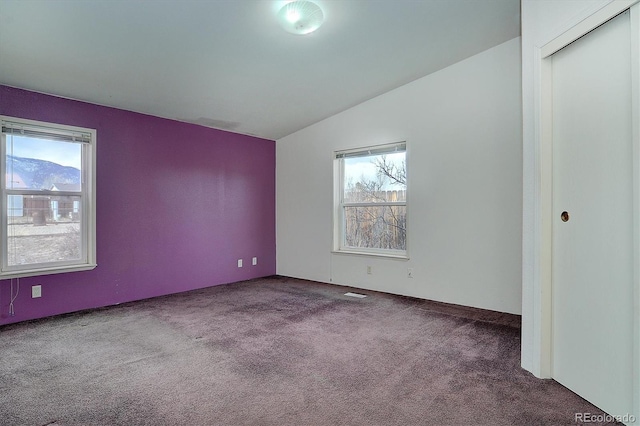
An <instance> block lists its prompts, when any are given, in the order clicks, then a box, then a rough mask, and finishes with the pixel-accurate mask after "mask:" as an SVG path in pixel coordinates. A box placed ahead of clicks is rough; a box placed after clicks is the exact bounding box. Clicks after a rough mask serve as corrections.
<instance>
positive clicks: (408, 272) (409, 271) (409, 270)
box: [407, 268, 413, 278]
mask: <svg viewBox="0 0 640 426" xmlns="http://www.w3.org/2000/svg"><path fill="white" fill-rule="evenodd" d="M407 278H413V268H407Z"/></svg>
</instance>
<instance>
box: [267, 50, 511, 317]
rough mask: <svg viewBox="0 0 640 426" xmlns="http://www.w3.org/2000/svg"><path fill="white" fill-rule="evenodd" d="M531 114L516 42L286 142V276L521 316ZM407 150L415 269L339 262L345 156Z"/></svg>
mask: <svg viewBox="0 0 640 426" xmlns="http://www.w3.org/2000/svg"><path fill="white" fill-rule="evenodd" d="M425 54H428V52H425ZM363 72H366V71H363ZM336 84H340V81H339V79H338V80H337V81H336ZM344 90H349V88H348V87H345V88H344ZM521 105H522V101H521V68H520V38H515V39H513V40H510V41H508V42H506V43H503V44H501V45H499V46H497V47H494V48H492V49H489V50H487V51H485V52H482V53H480V54H478V55H475V56H473V57H471V58H469V59H466V60H464V61H461V62H459V63H457V64H454V65H452V66H450V67H448V68H445V69H443V70H441V71H438V72H436V73H433V74H431V75H429V76H426V77H424V78H422V79H419V80H416V81H414V82H412V83H410V84H407V85H405V86H403V87H400V88H398V89H396V90H393V91H391V92H388V93H386V94H384V95H381V96H379V97H377V98H374V99H372V100H370V101H367V102H364V103H362V104H360V105H358V106H356V107H353V108H351V109H349V110H347V111H345V112H342V113H340V114H337V115H335V116H333V117H330V118H328V119H326V120H324V121H322V122H320V123H317V124H315V125H313V126H310V127H308V128H306V129H303V130H301V131H299V132H296V133H294V134H292V135H290V136H287V137H285V138H282V139H280V140H278V141H277V145H276V185H277V190H276V193H277V207H276V208H277V272H278V274H281V275H285V276H292V277H298V278H306V279H311V280H317V281H323V282H332V283H335V284H343V285H351V286H355V287H359V288H364V289H372V290H379V291H384V292H389V293H396V294H403V295H410V296H415V297H420V298H425V299H431V300H438V301H444V302H449V303H456V304H461V305H468V306H474V307H479V308H485V309H491V310H496V311H503V312H510V313H520V312H521V277H522V270H521V248H522V122H521ZM398 141H407V167H408V179H409V182H408V185H409V191H410V192H409V207H408V209H409V210H408V221H409V223H408V249H409V255H410V260H408V261H403V260H391V259H381V258H376V257H369V256H357V255H345V254H332V253H331V248H332V229H333V228H332V203H333V181H332V179H333V164H332V153H333V151H335V150H342V149H349V148H355V147H362V146H367V145H375V144H382V143H389V142H398ZM367 265H371V266H372V268H373V274H371V275H367V273H366V266H367ZM407 268H413V269H414V276H415V278H413V279H409V278H407Z"/></svg>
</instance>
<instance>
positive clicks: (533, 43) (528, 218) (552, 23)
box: [521, 0, 611, 377]
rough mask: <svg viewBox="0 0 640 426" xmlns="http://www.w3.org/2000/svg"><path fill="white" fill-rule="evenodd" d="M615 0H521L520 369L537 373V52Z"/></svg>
mask: <svg viewBox="0 0 640 426" xmlns="http://www.w3.org/2000/svg"><path fill="white" fill-rule="evenodd" d="M610 2H611V0H564V1H557V0H522V4H521V16H522V100H523V106H522V114H523V122H522V125H523V241H522V367H523V368H525V369H526V370H529V371H531V372H532V373H533V374H535V375H537V376H539V377H547V376H548V375H549V372H548V371H547V370H548V366H545V365H543V364H545V363H548V361H544V356H543V353H542V352H543V348H542V346H543V341H544V337H543V336H542V327H543V323H544V321H549V315H550V313H549V312H543V305H542V303H541V299H542V291H543V289H542V286H541V274H542V270H541V268H540V265H541V263H540V261H541V258H540V255H541V239H542V223H541V206H540V199H539V195H540V184H541V173H540V163H539V154H540V152H539V147H540V142H539V140H540V136H539V132H540V129H539V113H540V108H539V103H540V60H539V50H540V47H542V46H544V45H545V44H546V43H548V42H549V41H551V40H553V39H554V38H556V37H558V36H559V35H560V34H562V33H563V32H565V31H567V30H568V29H569V28H571V27H573V26H574V25H576V24H577V23H579V22H580V21H582V20H583V19H585V18H586V17H588V16H590V15H592V14H593V13H595V12H596V11H597V10H599V9H601V8H602V7H604V6H605V5H606V4H607V3H610Z"/></svg>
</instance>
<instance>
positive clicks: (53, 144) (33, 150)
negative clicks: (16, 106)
mask: <svg viewBox="0 0 640 426" xmlns="http://www.w3.org/2000/svg"><path fill="white" fill-rule="evenodd" d="M7 155H13V156H15V157H23V158H35V159H37V160H46V161H51V162H52V163H56V164H60V165H61V166H70V167H75V168H76V169H78V170H80V169H81V164H82V145H81V144H79V143H72V142H59V141H52V140H47V139H37V138H27V137H24V136H12V135H7Z"/></svg>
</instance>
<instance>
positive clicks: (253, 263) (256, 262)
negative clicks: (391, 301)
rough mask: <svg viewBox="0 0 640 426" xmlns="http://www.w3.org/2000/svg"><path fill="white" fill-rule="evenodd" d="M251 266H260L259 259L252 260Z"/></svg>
mask: <svg viewBox="0 0 640 426" xmlns="http://www.w3.org/2000/svg"><path fill="white" fill-rule="evenodd" d="M251 264H252V265H253V266H256V265H257V264H258V258H257V257H254V258H253V259H251Z"/></svg>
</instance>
